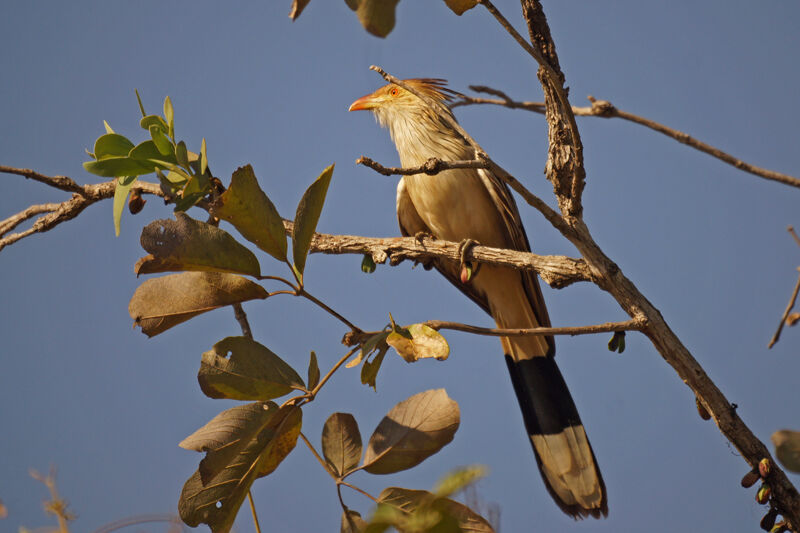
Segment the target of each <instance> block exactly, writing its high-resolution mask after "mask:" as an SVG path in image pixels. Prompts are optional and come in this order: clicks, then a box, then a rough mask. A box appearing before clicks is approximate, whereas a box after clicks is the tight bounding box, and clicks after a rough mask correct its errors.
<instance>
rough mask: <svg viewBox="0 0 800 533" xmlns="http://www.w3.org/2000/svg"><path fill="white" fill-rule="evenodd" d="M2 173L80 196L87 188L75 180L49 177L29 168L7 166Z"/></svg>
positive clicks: (64, 177) (1, 168)
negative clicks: (22, 177) (15, 175)
mask: <svg viewBox="0 0 800 533" xmlns="http://www.w3.org/2000/svg"><path fill="white" fill-rule="evenodd" d="M0 172H2V173H4V174H17V175H18V176H24V177H26V178H27V179H32V180H34V181H38V182H39V183H44V184H45V185H49V186H50V187H55V188H56V189H61V190H62V191H67V192H76V193H78V194H83V193H84V192H85V189H84V187H85V186H82V185H78V184H77V183H76V182H75V180H73V179H72V178H68V177H67V176H47V175H45V174H40V173H39V172H36V171H35V170H31V169H29V168H16V167H9V166H6V165H0Z"/></svg>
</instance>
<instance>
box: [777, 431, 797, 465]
mask: <svg viewBox="0 0 800 533" xmlns="http://www.w3.org/2000/svg"><path fill="white" fill-rule="evenodd" d="M772 444H774V445H775V455H776V456H777V457H778V461H780V462H781V464H782V465H783V466H784V467H785V468H786V469H787V470H791V471H792V472H796V473H798V474H800V431H790V430H788V429H782V430H780V431H776V432H775V433H773V434H772Z"/></svg>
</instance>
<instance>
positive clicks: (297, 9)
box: [289, 0, 311, 20]
mask: <svg viewBox="0 0 800 533" xmlns="http://www.w3.org/2000/svg"><path fill="white" fill-rule="evenodd" d="M310 1H311V0H293V1H292V9H291V11H289V18H290V19H292V20H295V19H297V17H299V16H300V13H302V12H303V10H304V9H305V8H306V6H307V5H308V3H309V2H310Z"/></svg>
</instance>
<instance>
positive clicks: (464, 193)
mask: <svg viewBox="0 0 800 533" xmlns="http://www.w3.org/2000/svg"><path fill="white" fill-rule="evenodd" d="M404 180H405V184H406V189H407V190H408V195H409V197H410V198H411V201H412V203H413V204H414V207H415V208H416V210H417V213H418V214H419V216H420V218H422V220H423V221H424V222H425V224H426V225H427V226H428V227H429V228H430V229H431V231H432V232H433V234H434V236H435V237H436V238H439V239H443V240H447V241H455V242H459V241H462V240H464V239H473V240H476V241H478V242H480V243H481V244H483V245H486V246H495V247H505V246H507V240H508V239H507V236H506V235H505V232H503V231H502V228H503V227H504V224H503V223H502V220H501V216H500V213H499V211H498V207H497V206H495V204H494V202H493V201H492V198H491V196H490V195H489V192H488V191H487V190H486V187H485V186H484V184H483V182H482V181H481V178H480V177H479V176H478V173H477V171H475V170H474V169H456V170H447V171H444V172H440V173H439V174H436V175H434V176H429V175H427V174H417V175H414V176H406V177H405V178H404Z"/></svg>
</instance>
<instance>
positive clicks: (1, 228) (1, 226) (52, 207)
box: [0, 204, 61, 236]
mask: <svg viewBox="0 0 800 533" xmlns="http://www.w3.org/2000/svg"><path fill="white" fill-rule="evenodd" d="M60 206H61V204H39V205H32V206H30V207H28V208H27V209H24V210H22V211H20V212H19V213H17V214H15V215H11V216H10V217H8V218H7V219H5V220H3V221H0V236H2V235H5V234H6V233H8V232H9V231H11V230H12V229H14V228H16V227H17V226H19V225H20V224H22V223H23V222H25V221H26V220H29V219H31V218H33V217H35V216H36V215H41V214H42V213H52V212H53V211H56V210H57V209H58V208H59V207H60Z"/></svg>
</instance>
